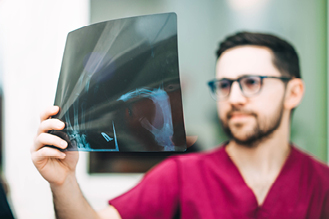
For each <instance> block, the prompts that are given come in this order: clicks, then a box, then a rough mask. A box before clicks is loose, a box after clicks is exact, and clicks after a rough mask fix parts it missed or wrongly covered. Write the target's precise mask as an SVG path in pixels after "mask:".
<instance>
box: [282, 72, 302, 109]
mask: <svg viewBox="0 0 329 219" xmlns="http://www.w3.org/2000/svg"><path fill="white" fill-rule="evenodd" d="M303 96H304V83H303V80H302V79H300V78H294V79H291V80H290V81H289V82H288V84H287V88H286V96H285V100H284V107H285V108H286V109H289V110H291V109H293V108H295V107H296V106H298V104H299V103H300V102H301V100H302V98H303Z"/></svg>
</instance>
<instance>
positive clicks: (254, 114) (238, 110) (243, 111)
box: [226, 108, 257, 119]
mask: <svg viewBox="0 0 329 219" xmlns="http://www.w3.org/2000/svg"><path fill="white" fill-rule="evenodd" d="M237 113H238V114H245V115H251V116H254V117H257V114H256V113H255V112H253V111H251V110H246V109H235V108H232V109H231V110H230V111H229V112H227V114H226V117H227V118H228V119H230V118H231V117H232V116H233V115H234V114H237Z"/></svg>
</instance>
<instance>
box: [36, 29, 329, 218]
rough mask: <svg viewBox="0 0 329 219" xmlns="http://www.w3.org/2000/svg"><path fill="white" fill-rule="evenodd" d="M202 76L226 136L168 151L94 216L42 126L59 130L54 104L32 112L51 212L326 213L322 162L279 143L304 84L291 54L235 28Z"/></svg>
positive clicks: (71, 163) (327, 178)
mask: <svg viewBox="0 0 329 219" xmlns="http://www.w3.org/2000/svg"><path fill="white" fill-rule="evenodd" d="M217 55H218V61H217V64H216V79H215V80H213V81H211V82H209V86H210V87H211V90H212V91H213V94H214V97H215V98H216V100H217V101H218V104H217V106H218V115H219V118H220V120H221V123H222V125H223V127H224V130H226V132H227V133H228V135H229V136H230V141H228V142H226V143H224V144H223V145H222V146H221V147H219V148H218V149H216V150H213V151H210V152H203V153H200V154H191V155H185V156H173V157H172V158H169V159H167V160H166V161H164V162H162V163H161V164H159V165H158V166H156V167H155V168H153V169H152V170H151V171H150V172H148V173H147V174H146V175H145V177H144V179H143V180H142V182H140V183H139V184H138V185H137V186H136V187H135V188H133V189H132V190H130V191H129V192H127V193H125V194H123V195H121V196H119V197H117V198H115V199H113V200H111V201H110V202H109V203H110V205H109V207H107V208H106V209H104V210H103V211H100V212H95V211H94V210H93V209H92V208H91V207H90V205H89V204H88V203H87V201H86V200H85V199H84V197H83V195H82V193H81V191H80V189H79V186H78V183H77V180H76V177H75V167H76V163H77V161H78V153H77V152H66V153H62V152H60V151H59V150H56V149H54V148H50V147H44V146H45V145H54V146H56V147H58V148H63V149H64V148H65V147H66V146H67V143H66V142H65V141H63V140H62V139H60V138H58V137H56V136H53V135H51V134H49V133H47V132H48V130H52V129H57V130H60V129H63V128H64V124H63V123H62V122H61V121H59V120H56V119H50V117H51V116H53V115H56V114H57V112H58V110H59V109H58V107H51V108H49V109H48V110H47V111H45V113H43V114H42V116H41V121H42V122H41V124H40V128H39V130H38V134H37V137H36V139H35V144H34V146H33V147H32V160H33V162H34V164H35V166H36V168H37V169H38V171H39V172H40V173H41V175H42V176H43V177H44V178H45V179H46V180H47V181H48V182H49V183H50V186H51V189H52V192H53V196H54V205H55V211H56V215H57V217H58V218H174V217H180V218H207V219H210V218H329V168H328V167H327V166H326V165H324V164H322V163H320V162H319V161H316V160H314V159H313V158H311V157H310V156H308V155H307V154H305V153H304V152H301V151H300V150H299V149H297V148H296V147H295V146H294V145H292V144H290V143H289V136H290V118H291V116H292V115H291V114H292V111H293V109H294V108H295V107H296V106H297V105H298V104H299V103H300V101H301V99H302V97H303V92H304V85H303V82H302V80H301V78H300V73H299V63H298V56H297V53H296V52H295V50H294V48H293V47H292V46H291V45H290V44H288V43H287V42H286V41H284V40H282V39H280V38H277V37H275V36H272V35H267V34H259V33H248V32H242V33H238V34H235V35H233V36H231V37H228V38H227V39H226V40H225V41H224V42H223V43H221V44H220V48H219V50H218V52H217Z"/></svg>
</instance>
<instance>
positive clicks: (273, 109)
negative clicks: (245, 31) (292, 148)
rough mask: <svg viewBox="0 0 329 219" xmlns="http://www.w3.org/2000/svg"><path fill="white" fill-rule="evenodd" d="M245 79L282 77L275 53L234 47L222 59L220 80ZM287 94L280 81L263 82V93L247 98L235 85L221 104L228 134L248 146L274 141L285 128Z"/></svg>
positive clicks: (219, 108) (218, 74)
mask: <svg viewBox="0 0 329 219" xmlns="http://www.w3.org/2000/svg"><path fill="white" fill-rule="evenodd" d="M244 75H260V76H275V77H281V74H280V72H279V71H278V70H277V69H276V68H275V66H274V65H273V63H272V52H271V51H270V50H269V49H267V48H266V47H259V46H240V47H234V48H232V49H229V50H227V51H226V52H224V53H223V54H222V55H221V56H220V58H219V59H218V61H217V65H216V78H217V79H222V78H229V79H236V78H239V77H241V76H244ZM284 94H285V84H284V82H283V81H281V80H280V79H270V78H265V79H263V85H262V88H261V91H260V92H259V93H258V94H256V95H255V96H252V97H245V96H244V95H243V93H242V91H241V89H240V86H239V84H238V82H233V84H232V86H231V92H230V94H229V96H228V97H227V98H226V99H224V100H221V101H218V104H217V106H218V114H219V118H220V120H221V123H222V126H223V128H224V130H225V131H226V132H227V134H228V135H229V137H231V138H232V139H233V140H235V141H236V142H237V143H239V144H242V145H246V146H252V145H253V144H254V143H255V142H257V141H259V140H262V139H264V138H268V137H270V136H271V134H272V133H273V132H274V131H275V130H276V129H277V128H278V127H279V126H280V124H281V119H282V114H283V99H284Z"/></svg>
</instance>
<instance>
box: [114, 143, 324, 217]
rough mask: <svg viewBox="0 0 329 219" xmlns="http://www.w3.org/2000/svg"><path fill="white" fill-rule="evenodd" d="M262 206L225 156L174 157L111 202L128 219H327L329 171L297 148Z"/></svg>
mask: <svg viewBox="0 0 329 219" xmlns="http://www.w3.org/2000/svg"><path fill="white" fill-rule="evenodd" d="M291 147H292V150H291V153H290V155H289V157H288V158H287V160H286V162H285V164H284V166H283V167H282V170H281V172H280V174H279V176H278V177H277V179H276V180H275V182H274V183H273V185H272V187H271V188H270V190H269V192H268V194H267V196H266V198H265V200H264V202H263V204H262V206H258V204H257V200H256V197H255V195H254V193H253V192H252V190H251V189H250V188H249V187H248V186H247V184H246V183H245V182H244V180H243V178H242V176H241V174H240V172H239V170H238V169H237V167H236V166H235V165H234V163H233V162H232V160H231V159H230V157H229V156H228V154H227V153H226V151H225V145H223V146H222V147H220V148H218V149H216V150H213V151H211V152H206V153H195V154H188V155H183V156H174V157H171V158H169V159H167V160H165V161H164V162H162V163H160V164H159V165H157V166H156V167H155V168H153V169H152V170H151V171H149V172H148V173H147V174H146V175H145V176H144V178H143V180H142V181H141V182H140V183H139V184H138V185H137V186H136V187H134V188H133V189H131V190H130V191H128V192H127V193H125V194H123V195H121V196H119V197H117V198H115V199H113V200H110V201H109V203H110V204H111V205H113V206H114V207H115V208H116V209H117V210H118V211H119V213H120V215H121V217H122V218H123V219H126V218H127V219H128V218H129V219H131V218H141V219H149V218H150V219H151V218H152V219H155V218H161V219H162V218H168V219H169V218H182V219H193V218H196V219H197V218H205V219H215V218H216V219H218V218H225V219H228V218H242V219H243V218H257V219H260V218H273V219H278V218H280V219H285V218H287V219H294V218H296V219H297V218H298V219H302V218H310V219H316V218H321V219H328V218H329V168H328V166H326V165H325V164H323V163H321V162H319V161H317V160H315V159H314V158H312V157H311V156H310V155H307V154H306V153H304V152H302V151H300V150H299V149H297V148H296V147H294V146H291Z"/></svg>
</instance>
